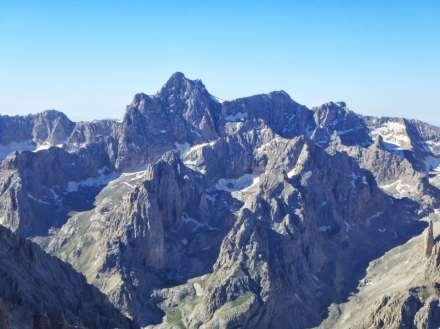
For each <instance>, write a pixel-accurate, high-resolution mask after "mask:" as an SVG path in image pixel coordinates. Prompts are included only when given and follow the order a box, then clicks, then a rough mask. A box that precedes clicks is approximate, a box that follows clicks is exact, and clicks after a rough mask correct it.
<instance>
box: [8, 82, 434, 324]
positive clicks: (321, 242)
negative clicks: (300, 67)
mask: <svg viewBox="0 0 440 329" xmlns="http://www.w3.org/2000/svg"><path fill="white" fill-rule="evenodd" d="M0 161H1V162H0V226H3V227H1V229H0V264H1V267H0V329H3V328H17V329H21V328H23V329H24V328H26V329H27V328H42V329H43V328H47V329H52V328H54V329H55V328H78V327H81V328H89V329H93V328H104V329H105V328H170V329H171V328H200V329H202V328H205V329H206V328H291V329H303V328H322V329H324V328H396V329H397V328H401V329H404V328H417V329H421V328H423V329H428V328H438V327H439V326H440V305H439V298H440V297H439V294H440V292H439V289H440V288H439V284H440V272H439V271H440V268H439V267H440V244H438V241H437V240H438V238H437V232H438V231H439V229H440V226H439V225H440V224H439V220H440V216H439V211H438V209H440V204H439V203H440V190H439V188H440V128H438V127H435V126H433V125H430V124H427V123H424V122H421V121H417V120H409V119H403V118H388V117H381V118H377V117H370V116H363V115H359V114H356V113H355V112H352V111H351V110H349V109H348V107H347V105H346V104H345V103H343V102H329V103H326V104H323V105H321V106H319V107H316V108H308V107H306V106H304V105H301V104H298V103H297V102H295V101H294V100H292V99H291V98H290V96H289V95H288V94H287V93H286V92H284V91H275V92H271V93H269V94H261V95H255V96H250V97H245V98H240V99H236V100H232V101H219V100H218V99H217V98H216V97H214V96H213V95H211V94H210V93H209V92H208V90H207V89H206V88H205V86H204V84H203V83H202V82H201V81H200V80H190V79H188V78H186V77H185V76H184V75H183V74H182V73H175V74H173V75H172V76H171V77H170V79H169V80H168V81H167V82H166V83H165V85H164V86H163V87H162V88H161V89H160V90H159V91H158V92H157V93H156V94H155V95H146V94H137V95H135V96H134V99H133V101H132V103H131V104H130V105H128V106H127V109H126V112H125V115H124V117H123V120H122V121H117V120H96V121H91V122H73V121H71V120H70V119H69V118H68V117H67V116H66V115H64V114H63V113H61V112H57V111H54V110H51V111H46V112H42V113H39V114H35V115H28V116H4V115H3V116H0Z"/></svg>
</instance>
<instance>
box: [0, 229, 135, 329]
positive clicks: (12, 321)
mask: <svg viewBox="0 0 440 329" xmlns="http://www.w3.org/2000/svg"><path fill="white" fill-rule="evenodd" d="M0 328H1V329H9V328H17V329H28V328H29V329H31V328H32V329H37V328H41V329H52V328H53V329H55V328H103V329H104V328H108V329H113V328H121V329H122V328H136V327H135V325H133V324H132V323H131V322H130V321H129V319H128V318H126V317H124V316H123V315H122V314H121V313H120V312H119V311H118V310H117V309H116V308H115V307H114V306H113V305H111V304H110V303H109V301H108V299H107V297H106V296H105V295H103V294H102V293H101V292H99V290H98V289H96V288H95V287H93V286H91V285H89V284H87V282H86V280H85V278H84V277H83V276H82V275H81V274H79V273H77V272H75V271H74V270H73V268H72V267H71V266H70V265H69V264H66V263H64V262H62V261H60V260H59V259H57V258H55V257H53V256H50V255H47V254H46V253H45V252H44V251H42V250H41V249H40V247H38V246H37V245H35V244H34V243H32V242H31V241H27V240H25V239H23V238H19V237H17V236H15V235H14V234H13V233H11V232H10V231H9V230H8V229H6V228H4V227H0Z"/></svg>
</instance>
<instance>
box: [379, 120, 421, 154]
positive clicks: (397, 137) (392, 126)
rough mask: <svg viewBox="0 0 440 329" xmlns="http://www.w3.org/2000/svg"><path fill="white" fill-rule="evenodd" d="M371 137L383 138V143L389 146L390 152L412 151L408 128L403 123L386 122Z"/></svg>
mask: <svg viewBox="0 0 440 329" xmlns="http://www.w3.org/2000/svg"><path fill="white" fill-rule="evenodd" d="M371 135H372V136H373V137H375V136H378V135H380V136H382V139H383V141H384V142H385V143H386V145H387V146H388V150H389V151H391V152H393V151H402V150H411V149H412V147H411V140H410V139H409V137H408V133H407V131H406V127H405V125H404V124H403V123H401V122H394V121H389V122H386V123H384V124H383V125H382V126H381V127H379V128H376V129H374V130H373V131H372V132H371Z"/></svg>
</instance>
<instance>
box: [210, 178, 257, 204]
mask: <svg viewBox="0 0 440 329" xmlns="http://www.w3.org/2000/svg"><path fill="white" fill-rule="evenodd" d="M259 183H260V175H257V174H244V175H243V176H240V177H238V178H221V179H219V180H218V181H217V183H216V184H215V185H214V189H216V190H219V191H225V192H230V193H231V195H232V196H233V197H234V198H237V199H239V200H240V199H242V197H243V193H246V192H247V191H248V190H250V189H251V188H253V187H255V186H257V185H258V184H259Z"/></svg>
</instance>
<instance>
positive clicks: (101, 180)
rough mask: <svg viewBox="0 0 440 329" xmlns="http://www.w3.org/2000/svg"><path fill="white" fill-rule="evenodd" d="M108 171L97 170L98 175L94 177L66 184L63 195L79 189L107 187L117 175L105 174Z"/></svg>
mask: <svg viewBox="0 0 440 329" xmlns="http://www.w3.org/2000/svg"><path fill="white" fill-rule="evenodd" d="M107 171H108V169H107V168H101V169H100V170H99V175H98V176H96V177H89V178H87V179H84V180H82V181H78V182H73V181H70V182H68V183H67V188H66V190H65V192H64V193H66V194H67V193H72V192H77V191H79V190H80V189H81V187H100V186H104V185H107V184H108V183H109V182H110V181H112V180H114V179H116V178H117V177H118V174H117V173H115V172H110V173H106V172H107Z"/></svg>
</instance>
